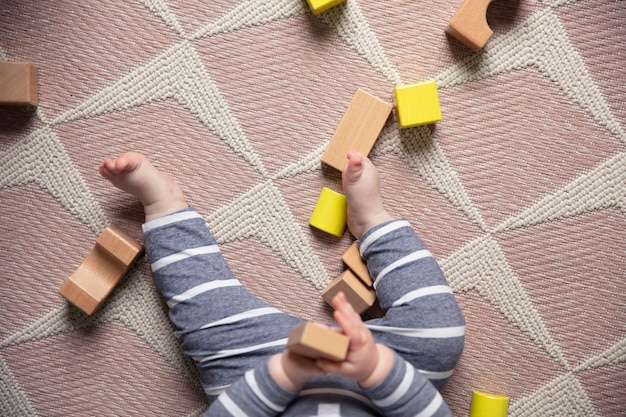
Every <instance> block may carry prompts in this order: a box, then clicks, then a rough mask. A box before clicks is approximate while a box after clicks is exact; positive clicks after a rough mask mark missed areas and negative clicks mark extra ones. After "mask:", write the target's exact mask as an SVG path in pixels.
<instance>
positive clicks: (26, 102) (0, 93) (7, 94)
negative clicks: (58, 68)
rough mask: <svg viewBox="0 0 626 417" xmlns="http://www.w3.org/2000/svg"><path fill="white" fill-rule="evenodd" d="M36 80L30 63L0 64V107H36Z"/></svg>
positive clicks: (37, 102) (33, 67) (35, 71)
mask: <svg viewBox="0 0 626 417" xmlns="http://www.w3.org/2000/svg"><path fill="white" fill-rule="evenodd" d="M38 80H39V77H38V72H37V67H35V66H34V65H33V64H31V63H30V62H0V105H7V106H37V105H38V104H39V94H38V89H37V83H38Z"/></svg>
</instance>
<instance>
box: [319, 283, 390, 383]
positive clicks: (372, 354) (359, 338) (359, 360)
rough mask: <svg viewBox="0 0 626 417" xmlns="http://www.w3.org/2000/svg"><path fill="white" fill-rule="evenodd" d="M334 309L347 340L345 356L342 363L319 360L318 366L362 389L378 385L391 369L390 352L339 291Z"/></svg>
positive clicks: (336, 318)
mask: <svg viewBox="0 0 626 417" xmlns="http://www.w3.org/2000/svg"><path fill="white" fill-rule="evenodd" d="M333 307H335V312H334V314H333V315H334V317H335V320H336V321H337V323H339V326H340V327H341V331H342V333H343V334H345V335H346V336H348V338H349V339H350V347H349V349H348V356H347V357H346V359H345V360H344V361H343V362H333V361H329V360H325V359H318V360H317V362H316V364H317V366H318V367H319V368H321V369H322V370H323V371H324V372H326V373H329V374H335V375H342V376H345V377H348V378H352V379H354V380H356V381H357V382H358V383H359V384H360V385H361V386H362V387H363V388H370V387H373V386H375V385H377V384H378V383H380V382H381V381H382V380H383V379H385V377H386V376H387V375H388V374H389V371H390V370H391V367H392V366H393V352H392V351H391V350H390V349H389V348H388V347H386V346H384V345H381V344H379V343H376V342H375V341H374V337H373V336H372V333H371V332H370V330H369V329H368V328H367V327H366V326H365V323H363V320H361V317H360V316H359V315H358V314H357V313H356V311H354V309H353V308H352V305H350V303H348V301H347V300H346V297H345V295H344V294H343V293H342V292H340V293H339V294H337V295H336V296H335V298H333Z"/></svg>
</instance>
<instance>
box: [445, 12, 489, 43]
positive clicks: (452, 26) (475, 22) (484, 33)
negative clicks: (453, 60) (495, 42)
mask: <svg viewBox="0 0 626 417" xmlns="http://www.w3.org/2000/svg"><path fill="white" fill-rule="evenodd" d="M492 1H493V0H464V1H463V4H462V5H461V7H460V8H459V10H458V11H457V12H456V14H455V15H454V16H453V17H452V19H451V20H450V23H448V26H447V27H446V29H445V30H446V33H448V34H449V35H450V36H453V37H454V38H456V39H457V40H458V41H459V42H461V43H462V44H464V45H465V46H467V47H468V48H469V49H471V50H472V51H474V52H476V51H479V50H480V49H482V48H483V47H484V46H485V45H486V44H487V41H488V40H489V38H490V37H491V35H493V31H492V30H491V28H490V27H489V25H488V24H487V8H488V7H489V4H490V3H491V2H492Z"/></svg>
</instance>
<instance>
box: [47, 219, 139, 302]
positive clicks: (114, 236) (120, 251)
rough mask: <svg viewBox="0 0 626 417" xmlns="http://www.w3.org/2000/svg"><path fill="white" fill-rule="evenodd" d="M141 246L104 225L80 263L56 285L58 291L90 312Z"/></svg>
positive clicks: (115, 229)
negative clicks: (63, 280)
mask: <svg viewBox="0 0 626 417" xmlns="http://www.w3.org/2000/svg"><path fill="white" fill-rule="evenodd" d="M142 253H143V246H141V244H139V243H137V242H136V241H135V240H134V239H133V238H132V237H130V236H129V235H127V234H126V233H124V232H123V231H122V230H120V229H119V228H117V227H115V226H110V227H107V228H106V229H105V230H104V231H103V232H102V233H101V234H100V236H99V237H98V239H97V241H96V245H95V246H94V248H93V249H92V250H91V252H90V253H89V255H87V257H86V258H85V260H84V261H83V263H82V264H81V265H80V266H79V267H78V268H77V269H76V271H74V273H72V275H70V276H69V277H68V278H67V279H66V280H65V282H63V284H62V285H61V287H60V288H59V294H61V295H62V296H64V297H65V298H67V299H68V300H69V301H70V302H71V303H72V304H74V305H75V306H76V307H78V308H80V309H81V310H82V311H84V312H85V313H87V314H92V313H93V312H94V311H95V310H96V309H97V308H98V307H99V306H100V305H101V304H102V302H103V301H104V300H105V299H106V298H107V297H108V295H109V294H110V293H111V292H112V291H113V289H114V288H115V286H116V285H117V283H118V282H119V281H120V280H121V279H122V277H123V276H124V274H126V272H127V271H128V268H129V267H130V265H131V264H132V262H133V261H134V260H135V259H137V258H138V257H139V256H140V255H141V254H142Z"/></svg>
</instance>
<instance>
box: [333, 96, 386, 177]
mask: <svg viewBox="0 0 626 417" xmlns="http://www.w3.org/2000/svg"><path fill="white" fill-rule="evenodd" d="M391 109H392V106H391V104H389V103H386V102H384V101H382V100H380V99H378V98H376V97H374V96H373V95H371V94H369V93H366V92H365V91H363V90H361V89H359V90H357V92H356V94H355V95H354V97H353V98H352V101H351V102H350V105H349V106H348V109H347V110H346V112H345V114H344V115H343V118H342V119H341V122H340V123H339V126H338V127H337V130H335V134H334V135H333V138H332V139H331V140H330V143H329V144H328V146H327V147H326V150H325V151H324V153H323V154H322V162H323V163H325V164H326V165H329V166H331V167H333V168H335V169H338V170H339V171H343V170H344V169H345V168H346V166H347V165H348V159H347V158H346V155H348V152H349V151H356V152H360V153H361V154H363V155H366V156H367V155H368V154H369V153H370V151H371V150H372V147H373V146H374V143H375V142H376V139H377V138H378V135H379V134H380V131H381V130H382V129H383V127H384V126H385V122H386V121H387V118H388V117H389V114H390V113H391Z"/></svg>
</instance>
